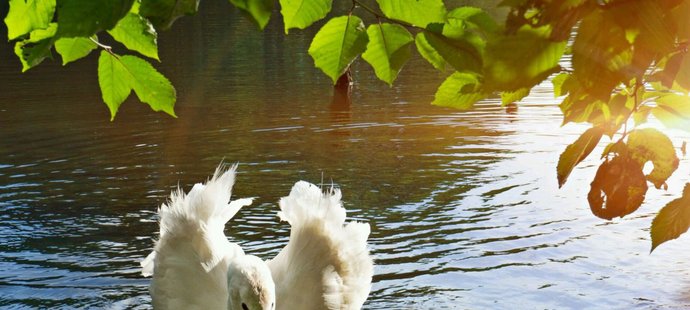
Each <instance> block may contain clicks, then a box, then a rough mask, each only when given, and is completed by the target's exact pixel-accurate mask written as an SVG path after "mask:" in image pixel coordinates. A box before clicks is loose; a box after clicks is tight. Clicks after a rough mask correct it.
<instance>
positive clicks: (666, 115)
mask: <svg viewBox="0 0 690 310" xmlns="http://www.w3.org/2000/svg"><path fill="white" fill-rule="evenodd" d="M656 104H657V106H656V107H655V108H653V109H652V110H651V111H652V114H653V115H654V117H656V118H657V119H658V120H659V121H661V122H662V123H663V124H664V125H665V126H666V127H669V128H678V129H683V130H686V131H690V97H688V96H687V95H678V94H668V95H664V96H661V97H659V98H658V99H657V100H656Z"/></svg>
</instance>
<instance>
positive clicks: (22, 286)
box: [0, 3, 690, 309]
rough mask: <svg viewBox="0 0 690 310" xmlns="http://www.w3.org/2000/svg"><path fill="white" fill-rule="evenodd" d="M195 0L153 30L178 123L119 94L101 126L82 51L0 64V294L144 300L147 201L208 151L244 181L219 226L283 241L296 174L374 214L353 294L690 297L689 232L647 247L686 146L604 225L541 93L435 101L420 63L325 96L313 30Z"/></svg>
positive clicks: (497, 301)
mask: <svg viewBox="0 0 690 310" xmlns="http://www.w3.org/2000/svg"><path fill="white" fill-rule="evenodd" d="M205 6H206V7H207V8H202V9H205V10H206V11H208V12H211V13H209V14H207V15H208V16H206V17H205V18H203V19H200V18H187V19H182V20H180V23H179V24H176V27H177V28H175V32H176V33H166V34H164V35H163V38H162V39H161V43H162V44H164V45H165V46H164V47H163V50H162V51H161V56H162V59H163V60H164V63H163V64H161V65H159V66H158V67H159V68H160V69H161V71H163V72H165V74H166V75H167V76H169V77H170V78H171V80H172V81H173V83H174V84H175V85H176V87H177V89H178V92H179V98H180V99H179V102H178V106H177V107H176V112H177V115H178V116H179V118H178V119H171V118H169V117H167V116H166V115H163V114H156V113H152V112H150V111H148V108H146V107H145V106H143V105H142V104H139V103H137V102H135V101H128V102H126V103H125V105H124V106H123V109H122V110H121V112H120V114H119V115H118V117H117V119H116V120H115V121H114V122H112V123H111V122H108V121H107V119H108V114H107V113H108V112H107V109H106V108H105V106H103V104H102V103H101V101H100V98H99V97H100V95H99V92H98V85H97V79H96V76H95V57H91V58H90V59H87V60H82V61H79V62H77V63H75V64H74V65H70V66H68V67H65V68H62V67H59V65H58V64H57V63H56V62H54V63H52V64H48V65H42V66H41V67H39V68H37V69H36V70H32V71H30V72H28V73H27V74H24V75H23V76H20V75H19V74H18V73H17V72H18V71H19V65H18V64H17V63H16V62H15V61H12V62H3V63H0V78H1V80H2V83H0V123H1V124H2V131H0V307H9V308H52V307H56V308H64V307H76V308H85V307H95V308H102V307H109V308H141V309H148V308H149V301H150V300H149V297H148V292H147V285H148V282H149V281H148V279H146V278H143V277H141V276H140V274H139V268H138V262H139V260H141V259H142V258H143V257H144V256H145V255H146V254H147V253H148V252H149V251H150V249H151V247H152V244H153V241H152V238H153V237H154V236H155V233H156V231H157V223H156V216H155V210H156V207H157V206H158V205H159V204H161V203H162V202H164V201H165V199H166V196H167V195H168V193H169V192H170V190H171V189H173V188H175V187H176V186H177V185H178V184H179V185H180V186H181V187H183V188H185V189H189V188H190V186H191V185H192V184H193V183H195V182H198V181H201V180H204V179H205V178H206V177H207V176H208V175H209V174H210V173H211V172H212V171H213V169H214V168H215V166H216V165H217V164H218V163H219V162H220V161H221V160H223V159H225V160H227V161H231V162H234V161H238V162H240V163H241V165H240V175H239V177H238V183H237V186H236V188H235V194H236V195H237V196H238V197H248V196H256V197H259V199H257V200H256V202H255V204H254V205H253V206H251V207H249V208H246V209H244V210H242V211H241V212H240V213H239V214H238V216H237V218H236V219H234V220H233V221H232V222H231V225H230V226H229V227H228V234H230V235H232V236H233V238H234V240H235V241H236V242H239V243H241V244H242V245H243V247H244V248H245V249H247V250H248V252H250V253H254V254H257V255H259V256H261V257H264V258H270V257H272V256H273V255H275V254H276V253H277V252H278V250H279V249H280V248H281V247H282V246H283V245H284V244H285V242H286V240H287V236H288V227H287V225H286V224H285V223H279V222H278V219H277V217H276V216H275V213H276V211H277V206H276V202H277V200H278V199H279V197H281V196H283V195H286V194H287V193H288V192H289V189H290V187H291V185H292V184H293V183H294V182H295V181H296V180H299V179H304V180H309V181H312V182H319V181H321V180H322V179H323V180H324V182H325V183H329V184H330V183H331V182H333V183H334V184H335V185H337V186H339V187H340V188H342V190H343V194H344V199H345V200H346V202H345V204H346V207H347V208H348V210H350V212H349V215H350V216H352V217H353V218H356V219H358V220H363V221H367V222H369V223H370V224H371V225H372V234H371V249H372V253H373V255H374V256H375V258H376V263H377V267H376V275H375V277H374V281H375V283H374V286H373V291H372V293H371V296H370V298H369V300H368V301H367V304H366V308H368V309H400V308H403V309H408V308H409V309H429V308H434V309H435V308H442V309H443V308H445V309H455V308H506V307H511V306H512V307H515V305H519V308H521V307H525V308H587V307H591V308H611V307H613V308H631V307H639V308H657V307H664V306H668V307H687V306H690V297H688V296H689V294H688V292H689V291H690V283H688V282H689V281H688V279H690V275H689V274H688V270H690V269H689V268H688V267H689V266H688V258H690V257H689V256H690V254H689V253H688V251H686V250H685V249H684V247H683V246H682V245H683V244H684V242H687V237H684V238H681V239H680V240H678V241H675V242H671V243H669V244H665V245H664V246H662V247H661V248H659V249H658V250H657V251H656V252H655V253H654V255H652V256H650V255H648V254H647V253H648V249H649V245H650V244H649V237H648V230H647V227H648V225H649V223H650V220H651V216H653V213H654V212H655V211H656V210H657V209H658V208H659V207H660V206H661V205H663V204H665V203H666V202H667V201H669V200H671V199H673V197H674V195H677V194H678V193H680V191H681V189H682V184H683V183H684V182H686V181H687V175H688V174H689V172H690V171H688V166H690V163H688V162H687V159H682V160H681V165H680V167H681V169H683V170H682V171H678V172H677V173H676V176H674V177H673V179H672V180H671V181H670V182H669V191H668V192H660V191H652V192H650V194H649V197H648V203H647V204H645V206H643V208H642V209H641V210H640V212H638V213H636V214H633V215H632V216H630V217H626V218H625V219H623V220H617V221H613V222H604V221H601V220H598V219H596V218H595V217H594V216H592V215H591V214H590V212H589V208H588V207H587V205H586V200H585V195H586V192H587V190H588V187H589V183H588V182H589V181H588V180H589V179H590V178H591V177H592V176H593V175H594V171H595V169H596V164H597V161H596V160H595V159H591V160H588V161H585V162H584V163H583V165H582V167H581V168H578V169H576V170H575V171H574V172H573V174H572V176H571V178H570V180H569V181H568V184H566V185H565V186H564V188H563V189H560V190H559V189H557V182H556V177H555V164H556V160H557V158H558V155H559V153H560V151H561V150H562V149H563V148H564V147H565V145H566V144H567V143H569V142H571V141H574V140H575V138H576V136H577V134H578V133H579V132H581V131H582V127H577V126H566V127H564V128H561V127H560V116H559V111H558V108H557V107H556V106H555V104H554V101H553V99H552V98H550V97H549V94H548V92H549V90H548V89H546V88H540V89H538V90H537V91H536V92H534V93H533V94H532V96H531V97H530V99H528V100H527V102H526V103H525V104H523V105H521V106H520V108H519V110H518V111H517V112H515V113H512V114H509V113H506V112H505V111H504V110H503V109H500V108H499V107H497V105H496V104H495V103H487V104H482V105H480V106H479V107H478V108H477V109H475V110H473V111H468V112H458V111H453V110H446V109H441V108H435V107H431V106H429V105H428V102H430V101H431V96H432V94H433V93H434V90H435V87H436V86H437V85H438V83H439V82H440V81H441V80H442V78H443V76H442V75H439V74H438V73H436V72H434V71H432V69H431V68H430V66H429V65H427V64H425V63H424V62H423V61H420V60H419V59H415V60H413V62H412V63H411V64H410V66H408V67H407V68H406V69H404V70H403V72H402V73H401V75H400V78H399V81H398V83H397V84H396V85H395V86H394V87H393V88H389V87H388V86H386V85H385V84H384V83H382V82H377V81H375V80H374V76H373V73H372V72H371V69H370V68H368V67H367V65H366V64H357V65H356V66H354V67H353V73H354V75H355V80H356V81H358V83H357V84H355V85H354V87H355V88H354V90H353V94H352V95H353V97H352V98H351V102H348V101H343V100H337V98H336V99H334V98H333V97H332V93H331V89H330V86H329V83H330V81H329V80H328V78H327V77H325V76H323V75H322V74H321V73H319V72H317V71H315V70H314V69H313V65H312V63H311V60H310V58H309V57H308V55H306V52H305V51H306V49H307V46H308V37H309V36H308V35H304V34H299V33H297V34H291V35H290V37H288V38H285V37H284V36H283V35H282V34H281V31H282V28H281V25H278V24H271V27H273V28H274V29H272V30H271V31H269V32H267V33H266V34H262V33H259V32H256V33H246V32H247V29H248V28H247V27H248V25H247V22H246V21H244V20H243V19H240V18H239V17H237V18H235V17H233V18H230V19H228V18H226V17H227V15H226V14H225V13H220V12H219V13H213V12H214V11H219V10H223V9H227V7H226V4H225V3H219V4H205ZM209 29H211V30H209ZM2 44H3V45H0V46H1V47H2V48H0V53H2V57H3V58H2V59H9V57H10V56H12V55H11V49H9V48H7V44H6V43H2ZM682 138H683V137H680V136H679V137H678V139H676V141H680V139H682ZM685 138H687V137H685ZM596 152H597V151H596V150H595V153H596Z"/></svg>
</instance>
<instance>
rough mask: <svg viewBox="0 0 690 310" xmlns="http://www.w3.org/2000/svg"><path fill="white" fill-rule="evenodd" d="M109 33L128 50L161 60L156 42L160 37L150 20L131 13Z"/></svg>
mask: <svg viewBox="0 0 690 310" xmlns="http://www.w3.org/2000/svg"><path fill="white" fill-rule="evenodd" d="M108 33H109V34H110V35H111V36H113V38H114V39H115V40H117V41H118V42H120V43H122V44H123V45H124V46H125V47H127V48H128V49H130V50H132V51H137V52H139V53H141V54H142V55H144V56H147V57H151V58H153V59H156V60H159V59H158V42H157V41H156V40H157V37H158V35H157V34H156V30H155V29H153V25H152V24H151V22H149V21H148V19H146V18H143V17H141V16H139V15H137V14H133V13H129V14H127V15H125V17H123V18H122V19H121V20H120V21H119V22H118V23H117V25H116V26H115V28H113V29H111V30H108Z"/></svg>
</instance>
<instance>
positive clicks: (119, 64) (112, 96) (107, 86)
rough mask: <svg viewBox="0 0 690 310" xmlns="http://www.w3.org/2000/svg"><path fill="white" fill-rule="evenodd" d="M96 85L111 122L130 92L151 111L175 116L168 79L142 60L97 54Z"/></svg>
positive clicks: (174, 96)
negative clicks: (106, 106) (107, 109)
mask: <svg viewBox="0 0 690 310" xmlns="http://www.w3.org/2000/svg"><path fill="white" fill-rule="evenodd" d="M98 84H99V85H100V87H101V94H102V96H103V101H105V103H106V104H107V105H108V108H109V109H110V115H111V120H112V119H113V118H115V114H117V110H118V109H119V108H120V105H121V104H122V102H124V101H125V99H127V97H128V96H129V94H130V92H131V91H132V90H134V92H135V93H136V94H137V97H139V100H140V101H141V102H144V103H147V104H148V105H149V106H150V107H151V109H152V110H154V111H163V112H165V113H168V114H170V115H172V116H175V111H174V110H173V106H174V105H175V100H176V94H175V89H174V88H173V86H172V84H170V81H168V79H166V78H165V77H164V76H163V75H162V74H160V73H159V72H158V71H157V70H156V69H155V68H154V67H153V66H152V65H151V64H150V63H149V62H147V61H146V60H144V59H141V58H139V57H136V56H131V55H126V56H116V55H113V54H111V53H109V52H107V51H101V55H100V57H99V59H98Z"/></svg>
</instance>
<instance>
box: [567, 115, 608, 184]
mask: <svg viewBox="0 0 690 310" xmlns="http://www.w3.org/2000/svg"><path fill="white" fill-rule="evenodd" d="M603 134H604V130H603V129H602V128H600V127H592V128H589V129H587V130H586V131H585V132H584V133H582V135H580V137H579V138H577V140H575V142H573V143H572V144H570V145H568V147H566V148H565V151H564V152H563V153H561V156H560V157H559V158H558V166H557V168H556V172H557V173H556V175H557V178H558V187H559V188H560V187H562V186H563V184H565V181H566V180H567V179H568V176H569V175H570V173H571V172H572V171H573V168H575V166H577V164H579V163H580V162H581V161H582V160H584V159H585V158H587V156H589V154H590V153H591V152H592V150H594V147H596V146H597V144H599V141H600V140H601V137H602V135H603Z"/></svg>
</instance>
